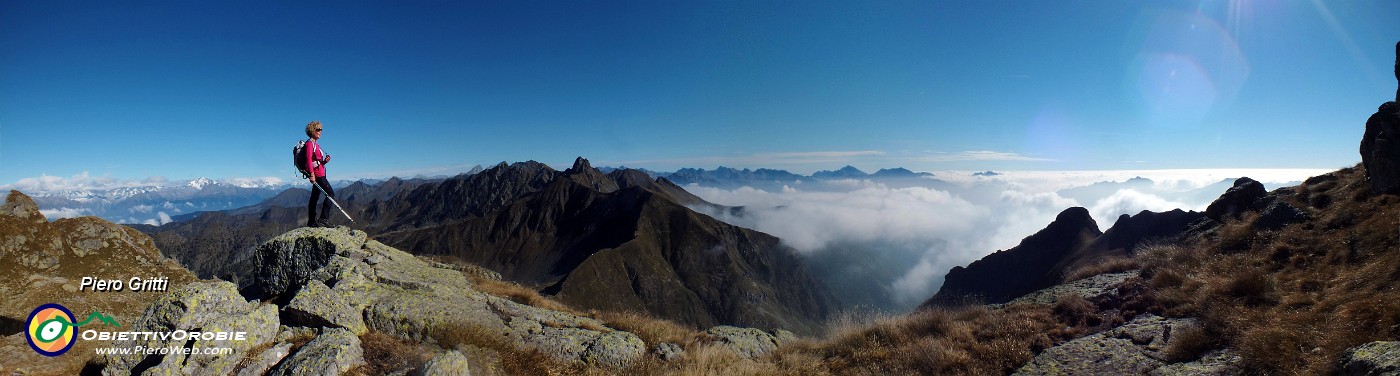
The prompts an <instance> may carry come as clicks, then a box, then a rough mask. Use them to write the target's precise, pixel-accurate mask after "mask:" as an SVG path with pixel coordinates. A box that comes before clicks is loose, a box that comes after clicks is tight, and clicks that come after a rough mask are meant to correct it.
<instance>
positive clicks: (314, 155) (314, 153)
mask: <svg viewBox="0 0 1400 376" xmlns="http://www.w3.org/2000/svg"><path fill="white" fill-rule="evenodd" d="M306 150H307V152H306V166H307V167H308V168H310V169H311V174H312V175H315V176H316V177H318V178H324V177H326V165H325V164H323V163H321V161H324V160H326V157H329V156H330V154H326V153H324V152H322V151H321V145H320V144H317V143H316V140H315V139H310V140H306Z"/></svg>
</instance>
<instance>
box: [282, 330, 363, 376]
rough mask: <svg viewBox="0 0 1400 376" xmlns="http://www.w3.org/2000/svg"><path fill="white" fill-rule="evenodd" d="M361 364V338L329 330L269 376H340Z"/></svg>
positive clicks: (347, 332) (341, 331)
mask: <svg viewBox="0 0 1400 376" xmlns="http://www.w3.org/2000/svg"><path fill="white" fill-rule="evenodd" d="M362 364H365V352H364V349H363V348H361V347H360V337H357V336H355V333H351V332H350V331H349V330H345V329H330V330H326V331H324V332H322V333H321V335H319V336H316V339H313V340H311V342H307V343H306V346H302V347H301V349H300V350H297V352H296V353H295V354H292V356H291V358H288V359H287V360H284V361H282V364H281V365H279V366H277V368H276V369H273V370H272V372H271V373H270V374H271V375H274V376H284V375H296V376H305V375H317V376H320V375H325V376H339V375H341V374H344V373H346V372H348V371H350V369H351V368H355V367H356V366H359V365H362Z"/></svg>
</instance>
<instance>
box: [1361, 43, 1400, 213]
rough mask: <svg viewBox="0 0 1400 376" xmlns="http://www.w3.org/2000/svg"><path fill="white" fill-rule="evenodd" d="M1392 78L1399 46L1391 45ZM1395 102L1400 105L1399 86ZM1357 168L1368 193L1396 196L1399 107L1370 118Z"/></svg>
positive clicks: (1390, 105) (1398, 68)
mask: <svg viewBox="0 0 1400 376" xmlns="http://www.w3.org/2000/svg"><path fill="white" fill-rule="evenodd" d="M1395 78H1396V80H1400V43H1396V44H1395ZM1395 100H1396V101H1400V86H1397V87H1396V90H1395ZM1361 164H1362V165H1363V166H1366V179H1367V180H1369V181H1370V182H1371V191H1373V192H1376V193H1388V194H1397V193H1400V103H1397V102H1385V103H1383V104H1381V106H1380V108H1378V109H1376V113H1375V114H1372V115H1371V118H1369V119H1366V132H1365V133H1364V134H1362V136H1361Z"/></svg>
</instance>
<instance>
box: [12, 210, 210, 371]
mask: <svg viewBox="0 0 1400 376" xmlns="http://www.w3.org/2000/svg"><path fill="white" fill-rule="evenodd" d="M40 209H41V208H40V207H38V206H36V205H35V204H34V200H32V199H30V198H29V196H26V195H25V194H23V193H20V192H18V191H10V192H9V194H8V195H7V196H6V197H5V201H4V203H3V204H0V296H3V297H4V298H3V299H0V354H4V356H0V370H4V371H0V373H10V372H12V371H22V370H25V369H29V368H28V367H30V366H33V365H36V364H42V365H43V369H44V371H40V370H37V369H30V371H37V373H63V372H64V370H67V369H72V370H73V371H74V372H76V371H77V370H79V369H81V368H82V366H83V364H84V363H85V362H86V361H87V360H88V359H89V358H91V357H92V356H93V354H94V353H95V351H94V350H93V349H95V348H99V347H108V346H111V344H112V341H111V340H80V341H77V342H76V343H75V344H74V345H73V347H72V348H71V349H70V350H69V351H68V353H67V354H65V355H63V356H59V357H53V358H50V357H46V356H43V355H40V354H39V353H37V352H35V351H33V350H31V349H30V347H29V344H28V343H27V342H26V340H25V336H24V335H13V334H19V333H21V332H23V329H22V326H23V325H24V322H25V320H26V319H27V318H28V316H29V314H30V313H31V312H33V310H34V309H35V308H36V307H39V306H40V305H43V304H48V303H54V304H59V305H62V306H64V307H67V308H68V309H69V310H71V311H72V313H73V314H74V315H75V316H77V317H75V318H76V319H77V320H83V319H84V318H86V317H88V316H89V315H90V314H92V313H94V312H101V313H102V314H103V315H105V316H108V317H111V318H113V320H115V322H117V323H120V324H122V325H130V323H131V320H135V319H136V318H137V317H139V316H141V314H142V312H143V310H144V309H145V308H146V306H147V305H149V304H150V303H151V302H153V301H155V300H156V299H157V298H159V297H160V296H161V295H163V294H165V291H133V289H132V287H133V286H130V285H129V284H130V283H131V280H130V279H131V278H132V277H139V278H141V280H146V279H159V278H162V277H163V278H165V281H166V286H165V287H166V288H167V289H169V290H170V291H173V290H176V289H178V288H180V287H181V286H184V285H185V284H187V283H189V282H190V281H192V280H194V275H193V274H191V273H190V272H189V271H186V270H185V269H184V268H182V267H180V265H179V264H177V263H175V262H174V261H173V260H170V259H166V258H164V257H162V256H161V254H160V251H159V250H157V249H156V247H155V245H154V243H152V241H151V238H150V237H148V236H146V235H145V234H142V233H141V232H139V231H136V230H134V229H131V228H129V227H126V226H121V225H118V224H115V223H111V222H108V221H106V220H102V219H100V218H96V217H81V218H65V219H59V220H57V221H54V222H49V221H48V220H47V219H46V218H45V217H44V215H43V213H42V212H41V211H40ZM84 277H95V278H102V279H104V280H111V279H117V280H120V281H121V282H122V283H123V289H122V291H107V292H94V291H93V287H92V286H88V287H86V288H85V289H82V290H80V288H83V286H82V280H83V278H84ZM153 287H155V286H154V285H153ZM103 325H104V323H102V322H99V321H93V322H92V323H90V324H88V326H91V327H92V329H96V330H103ZM88 326H84V327H83V328H84V329H87V328H88Z"/></svg>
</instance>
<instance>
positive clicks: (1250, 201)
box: [1206, 177, 1268, 222]
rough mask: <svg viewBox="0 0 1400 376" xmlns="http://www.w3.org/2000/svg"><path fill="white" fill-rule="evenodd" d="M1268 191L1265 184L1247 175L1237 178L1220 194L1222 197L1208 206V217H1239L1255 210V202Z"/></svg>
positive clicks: (1223, 220) (1223, 219)
mask: <svg viewBox="0 0 1400 376" xmlns="http://www.w3.org/2000/svg"><path fill="white" fill-rule="evenodd" d="M1266 193H1268V192H1267V191H1265V190H1264V184H1262V183H1259V182H1258V181H1255V180H1254V179H1250V178H1247V177H1244V178H1239V179H1237V180H1235V186H1234V187H1231V188H1230V189H1229V190H1226V191H1225V194H1222V195H1220V198H1218V199H1216V200H1215V201H1214V202H1211V203H1210V206H1208V207H1206V217H1209V218H1210V219H1213V220H1215V221H1217V222H1225V220H1226V219H1232V218H1235V219H1237V218H1239V216H1240V215H1241V214H1244V213H1245V212H1249V211H1252V210H1255V206H1254V203H1255V201H1258V200H1259V199H1261V198H1263V197H1264V195H1265V194H1266Z"/></svg>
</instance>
